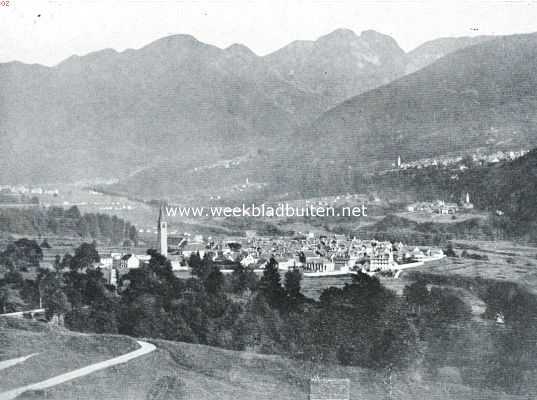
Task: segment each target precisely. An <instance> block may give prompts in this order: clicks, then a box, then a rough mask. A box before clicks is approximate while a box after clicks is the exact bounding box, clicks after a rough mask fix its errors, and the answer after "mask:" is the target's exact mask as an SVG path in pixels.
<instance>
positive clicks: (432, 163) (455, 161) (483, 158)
mask: <svg viewBox="0 0 537 400" xmlns="http://www.w3.org/2000/svg"><path fill="white" fill-rule="evenodd" d="M528 152H529V150H522V149H521V150H518V151H501V150H500V151H496V152H494V153H489V154H486V153H482V152H478V153H474V154H471V155H469V157H470V158H471V160H472V162H473V163H474V164H476V165H485V164H495V163H498V162H500V161H511V160H516V159H517V158H519V157H522V156H523V155H525V154H527V153H528ZM467 157H468V156H467ZM467 157H466V158H467ZM464 160H465V157H463V156H441V157H433V158H422V159H419V160H414V161H408V162H403V161H402V160H401V157H400V156H399V157H397V161H396V162H395V163H394V164H392V166H393V167H395V168H397V169H411V168H417V169H421V168H427V167H451V166H457V165H458V166H459V168H460V169H465V168H468V165H464Z"/></svg>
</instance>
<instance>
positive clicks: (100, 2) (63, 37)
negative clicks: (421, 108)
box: [0, 0, 537, 65]
mask: <svg viewBox="0 0 537 400" xmlns="http://www.w3.org/2000/svg"><path fill="white" fill-rule="evenodd" d="M4 1H7V0H2V1H1V2H0V4H2V3H3V2H4ZM337 28H349V29H352V30H354V31H355V32H357V33H360V32H361V31H363V30H366V29H374V30H377V31H379V32H382V33H385V34H388V35H391V36H393V37H394V38H395V39H396V40H397V42H398V43H399V45H400V46H401V47H402V48H403V49H405V50H411V49H412V48H414V47H416V46H418V45H419V44H421V43H423V42H425V41H427V40H430V39H434V38H438V37H444V36H473V35H478V34H509V33H525V32H534V31H537V0H530V1H518V0H514V1H498V0H445V1H437V0H414V1H411V0H405V1H403V0H397V1H396V0H377V1H371V0H369V1H360V0H349V1H347V0H325V1H321V0H317V1H316V0H309V1H306V0H266V1H261V0H250V1H246V0H234V1H230V0H227V1H226V0H221V1H216V0H212V1H186V0H184V1H178V0H143V1H142V0H9V6H0V62H5V61H11V60H20V61H24V62H29V63H34V62H36V63H41V64H46V65H54V64H56V63H58V62H59V61H61V60H63V59H65V58H67V57H68V56H70V55H72V54H78V55H82V54H86V53H89V52H91V51H95V50H100V49H103V48H114V49H116V50H119V51H121V50H124V49H126V48H139V47H142V46H143V45H145V44H147V43H149V42H151V41H153V40H156V39H158V38H160V37H163V36H167V35H171V34H176V33H188V34H191V35H193V36H195V37H196V38H198V39H199V40H201V41H203V42H206V43H211V44H214V45H216V46H218V47H227V46H229V45H230V44H233V43H242V44H245V45H246V46H248V47H250V48H251V49H252V50H253V51H254V52H256V53H257V54H259V55H264V54H267V53H270V52H272V51H274V50H276V49H278V48H280V47H282V46H284V45H285V44H287V43H289V42H291V41H293V40H296V39H309V40H311V39H316V38H318V37H319V36H322V35H324V34H327V33H329V32H331V31H333V30H334V29H337Z"/></svg>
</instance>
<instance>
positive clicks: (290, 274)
mask: <svg viewBox="0 0 537 400" xmlns="http://www.w3.org/2000/svg"><path fill="white" fill-rule="evenodd" d="M301 281H302V274H301V273H300V271H299V270H298V269H291V270H289V271H287V272H286V273H285V278H284V287H285V291H286V292H287V297H288V300H289V305H290V307H291V308H293V307H294V306H296V305H297V303H298V302H299V301H300V300H302V298H303V297H304V296H302V293H300V282H301Z"/></svg>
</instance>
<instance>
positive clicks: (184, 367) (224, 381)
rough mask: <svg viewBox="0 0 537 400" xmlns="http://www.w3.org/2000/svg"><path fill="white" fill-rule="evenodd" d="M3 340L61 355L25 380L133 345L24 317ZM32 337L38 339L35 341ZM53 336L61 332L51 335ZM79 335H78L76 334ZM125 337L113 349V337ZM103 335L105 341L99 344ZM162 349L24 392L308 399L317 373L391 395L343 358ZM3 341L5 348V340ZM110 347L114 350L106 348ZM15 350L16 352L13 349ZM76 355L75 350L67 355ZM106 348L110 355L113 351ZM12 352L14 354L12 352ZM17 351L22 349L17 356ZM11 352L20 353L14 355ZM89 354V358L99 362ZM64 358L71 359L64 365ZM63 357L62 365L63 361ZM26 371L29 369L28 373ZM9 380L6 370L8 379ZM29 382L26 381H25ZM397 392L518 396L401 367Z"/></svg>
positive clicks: (373, 394)
mask: <svg viewBox="0 0 537 400" xmlns="http://www.w3.org/2000/svg"><path fill="white" fill-rule="evenodd" d="M0 329H1V331H2V341H3V345H4V346H6V347H7V348H9V349H16V350H17V354H16V355H19V354H28V353H31V352H34V351H36V350H38V351H40V352H41V357H42V360H45V359H47V358H48V359H52V360H56V359H58V362H57V363H56V361H55V363H54V366H53V367H51V368H49V369H44V368H43V367H44V366H45V363H43V361H42V360H41V361H40V360H38V359H33V360H32V359H30V360H27V361H25V362H24V363H23V364H19V365H18V366H15V367H11V368H12V369H11V371H10V373H9V376H11V377H13V376H17V377H19V379H23V380H24V381H35V380H36V379H43V378H45V377H50V376H54V375H56V374H57V373H58V372H60V370H66V369H67V370H69V369H71V368H76V367H78V366H79V365H80V361H76V360H77V359H78V360H81V359H83V358H84V357H86V356H87V355H88V354H89V353H90V352H93V351H94V350H92V349H93V348H97V349H101V350H99V351H101V352H102V354H101V356H100V358H101V359H102V358H103V357H104V358H106V357H113V356H116V355H117V353H122V352H126V351H130V344H131V343H132V342H133V340H132V339H130V338H127V337H122V336H113V337H109V336H102V335H80V334H75V333H70V332H63V333H62V332H59V331H55V330H51V329H50V328H47V327H45V328H43V325H39V324H30V325H29V324H28V323H17V324H16V325H15V326H13V325H12V326H6V325H2V326H1V327H0ZM29 337H31V338H32V340H31V343H34V344H33V345H32V346H29V345H28V343H29V341H28V340H27V339H28V338H29ZM51 338H56V339H54V340H53V341H51ZM75 339H76V340H75ZM111 340H113V341H115V342H117V343H116V350H113V351H111V349H113V347H110V343H108V344H106V346H105V347H103V345H104V342H110V341H111ZM61 341H68V342H69V341H70V342H71V343H72V344H71V345H70V346H69V353H67V352H63V354H62V350H61V349H60V348H58V347H55V345H54V343H56V342H61ZM100 341H103V345H101V344H99V342H100ZM152 342H153V343H155V344H156V346H157V351H155V352H153V353H151V354H148V355H146V356H143V357H142V358H139V359H135V360H132V361H129V362H128V363H127V364H122V365H118V366H115V367H111V368H108V369H106V370H102V371H99V372H95V373H93V374H91V375H88V376H86V377H83V378H79V379H76V380H74V381H71V382H68V383H64V384H61V385H59V386H56V387H53V388H50V389H47V390H46V391H39V392H32V393H26V394H23V395H21V396H20V397H19V398H21V399H40V398H44V397H46V398H47V399H67V398H77V399H94V398H106V399H124V398H129V399H133V400H138V399H144V400H145V399H151V400H153V399H169V400H171V399H174V400H177V399H183V398H184V399H212V398H215V399H216V398H218V399H230V400H231V399H238V400H240V399H244V400H246V399H248V400H249V399H252V398H253V397H255V398H256V399H257V398H259V399H278V400H279V399H281V400H288V399H307V398H308V393H309V380H310V378H312V377H314V376H320V377H332V378H349V379H350V382H351V385H350V390H351V397H350V398H351V399H368V400H369V399H371V400H376V399H379V400H380V399H384V398H385V396H386V395H387V387H386V384H385V383H383V380H384V375H383V374H382V373H375V372H373V371H370V370H366V369H361V368H355V367H341V366H335V365H330V366H327V365H321V364H318V365H313V364H310V363H299V362H295V361H290V360H288V359H285V358H283V357H279V356H267V355H259V354H253V353H248V352H235V351H229V350H221V349H216V348H213V347H208V346H202V345H192V344H186V343H177V342H169V341H163V340H153V341H152ZM4 346H3V347H4ZM105 348H106V349H107V350H106V351H107V352H108V353H106V352H105V351H104V350H103V349H105ZM13 354H14V353H13ZM67 354H69V356H66V355H67ZM105 354H108V356H106V355H105ZM4 355H5V356H7V354H4ZM16 355H15V356H16ZM9 356H12V355H11V354H10V355H9ZM93 360H95V358H88V359H87V361H86V363H88V364H89V363H91V362H94V361H93ZM60 361H61V362H63V363H64V366H60V365H59V364H60ZM56 364H58V365H56ZM22 370H24V371H25V373H24V374H21V373H20V372H21V371H22ZM4 381H5V377H4V375H3V376H2V382H4ZM21 382H22V381H21ZM21 382H15V381H12V383H11V384H10V385H9V386H8V385H6V384H4V383H3V384H2V389H5V388H8V387H14V386H13V385H17V384H20V383H21ZM392 382H393V386H392V387H393V392H394V393H395V394H397V398H399V399H403V400H404V399H415V398H438V399H459V400H464V399H483V400H484V399H517V398H518V397H516V396H508V395H505V394H502V393H500V392H498V393H496V392H492V391H488V390H482V389H480V390H479V393H480V394H479V396H478V397H476V393H477V392H476V391H475V390H474V389H472V388H471V387H468V386H464V385H461V384H458V383H453V382H450V381H449V379H447V380H446V381H443V382H442V384H439V383H440V382H429V381H419V380H415V379H413V378H412V377H411V376H410V375H408V374H405V373H394V374H393V379H392Z"/></svg>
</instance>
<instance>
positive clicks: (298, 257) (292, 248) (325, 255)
mask: <svg viewBox="0 0 537 400" xmlns="http://www.w3.org/2000/svg"><path fill="white" fill-rule="evenodd" d="M156 247H157V250H158V251H159V252H160V253H161V254H162V255H164V256H166V257H167V258H168V259H169V260H170V262H171V265H172V269H173V270H175V271H181V270H185V271H188V270H189V266H188V263H189V259H190V257H191V256H192V255H193V254H194V253H196V254H199V256H200V257H201V258H203V257H210V259H211V260H212V262H213V263H214V265H216V266H218V267H219V268H220V269H221V270H222V271H223V272H231V271H233V270H234V269H235V268H237V267H238V266H239V265H242V266H243V267H246V268H250V269H253V270H258V271H261V270H263V268H264V267H265V265H266V264H267V262H269V260H270V259H271V258H274V259H275V260H276V261H277V262H278V266H279V269H280V270H283V271H287V270H289V269H299V270H300V271H302V272H303V273H304V275H305V276H308V275H311V276H321V275H323V274H327V275H331V274H334V275H339V274H348V273H354V272H355V271H360V270H361V271H363V272H379V271H393V270H397V269H400V268H403V267H404V266H405V265H409V264H412V263H421V262H424V261H427V260H432V259H439V258H442V257H443V256H444V254H443V252H442V250H440V249H434V248H417V247H414V248H412V247H408V246H405V245H404V244H403V243H391V242H387V241H377V240H363V239H358V238H349V237H347V236H345V235H338V234H334V235H317V234H315V233H308V234H304V235H297V236H295V237H293V238H274V237H260V236H257V235H256V233H255V232H253V231H248V232H246V236H245V237H236V238H226V239H213V238H210V237H208V238H204V237H203V236H201V235H197V236H194V237H191V236H188V237H187V236H185V237H169V236H168V227H167V223H166V221H165V220H164V218H163V216H162V213H160V215H159V221H158V235H157V246H156ZM149 259H150V257H149V256H148V255H146V254H143V253H142V252H139V253H135V252H113V253H110V254H101V263H100V267H101V269H102V271H103V273H104V274H105V277H106V278H107V280H108V281H109V282H110V283H111V284H116V283H117V280H118V278H119V277H120V276H121V275H122V274H125V273H127V272H128V271H129V270H132V269H136V268H139V267H140V266H142V265H143V264H144V263H148V262H149Z"/></svg>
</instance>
